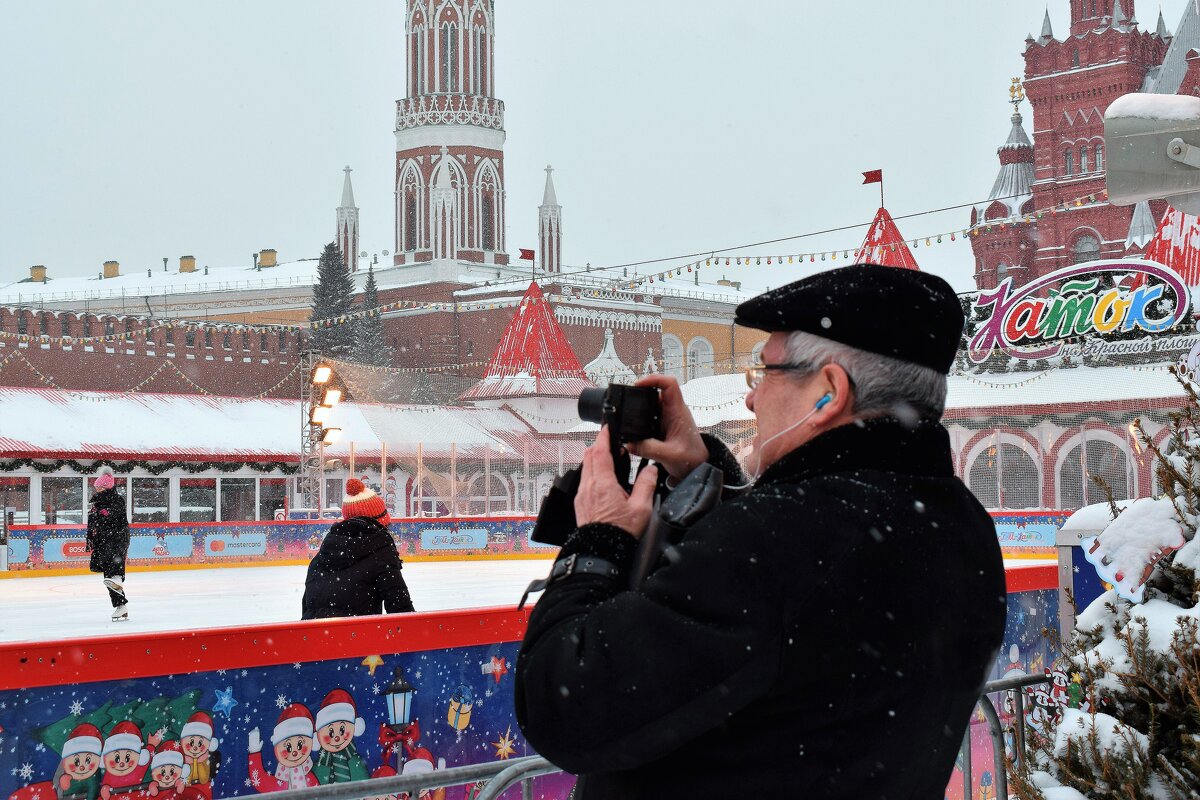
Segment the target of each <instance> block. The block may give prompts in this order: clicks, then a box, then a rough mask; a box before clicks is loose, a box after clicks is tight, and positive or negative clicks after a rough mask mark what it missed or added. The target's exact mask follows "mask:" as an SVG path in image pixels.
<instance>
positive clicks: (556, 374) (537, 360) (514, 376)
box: [459, 282, 592, 401]
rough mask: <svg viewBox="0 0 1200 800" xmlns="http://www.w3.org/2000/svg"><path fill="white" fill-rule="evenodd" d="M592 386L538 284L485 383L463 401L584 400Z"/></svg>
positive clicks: (510, 328) (510, 325) (505, 338)
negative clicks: (584, 395)
mask: <svg viewBox="0 0 1200 800" xmlns="http://www.w3.org/2000/svg"><path fill="white" fill-rule="evenodd" d="M591 386H592V383H591V381H589V380H588V379H587V375H585V374H584V372H583V367H581V366H580V364H579V359H578V358H576V356H575V351H574V350H572V349H571V343H570V342H568V341H567V337H566V335H565V334H564V333H563V331H562V328H561V327H559V324H558V320H557V319H555V317H554V310H553V309H552V308H551V307H550V303H549V302H548V301H547V300H546V298H545V296H544V295H543V294H542V290H541V288H540V287H539V286H538V285H537V283H536V282H534V283H530V284H529V289H528V290H527V291H526V292H525V296H524V297H523V298H522V299H521V303H520V305H519V306H517V311H516V313H515V314H513V318H512V321H511V322H509V323H508V327H507V328H505V330H504V334H503V335H502V336H501V337H500V343H499V344H498V345H497V346H496V352H495V353H494V354H493V355H492V359H491V361H489V362H488V367H487V371H486V372H484V375H483V378H482V379H480V381H479V382H478V383H476V384H475V385H474V386H472V387H471V388H470V389H468V390H467V391H465V392H463V393H462V395H461V396H460V397H459V400H464V401H469V400H498V399H509V398H514V397H578V396H579V393H580V392H582V391H583V390H584V389H587V388H589V387H591Z"/></svg>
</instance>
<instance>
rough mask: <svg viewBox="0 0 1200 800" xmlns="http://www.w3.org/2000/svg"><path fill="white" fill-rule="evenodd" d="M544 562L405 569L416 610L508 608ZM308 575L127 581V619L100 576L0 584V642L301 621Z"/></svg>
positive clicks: (153, 575) (202, 574) (253, 572)
mask: <svg viewBox="0 0 1200 800" xmlns="http://www.w3.org/2000/svg"><path fill="white" fill-rule="evenodd" d="M550 563H551V562H550V559H544V560H542V559H538V560H533V559H530V560H512V561H436V562H419V563H413V562H406V563H405V565H404V580H405V582H406V583H407V584H408V589H409V592H410V593H411V594H412V598H413V605H415V606H416V608H417V611H445V610H449V609H458V608H483V607H494V606H510V605H511V606H515V605H516V604H517V602H518V601H519V600H520V599H521V593H522V592H524V591H525V587H526V586H527V585H528V584H529V582H530V581H532V580H534V579H535V578H544V577H545V576H546V574H547V573H548V572H549V571H550ZM307 569H308V568H307V567H304V566H295V567H236V568H234V567H227V568H223V569H222V568H215V569H195V570H167V571H162V572H131V573H129V575H128V576H127V577H126V580H125V586H126V590H127V592H128V595H129V620H128V621H127V622H113V621H111V620H110V619H109V615H110V614H112V605H111V603H109V600H108V593H107V592H106V591H105V589H104V586H103V585H102V583H101V578H100V576H99V575H64V576H52V577H45V578H8V579H4V580H0V642H25V641H47V640H55V639H75V638H82V637H89V638H90V637H97V636H110V635H115V634H125V633H142V632H146V631H169V630H184V629H191V628H212V627H225V626H230V625H250V624H255V623H261V622H288V621H292V620H298V619H300V598H301V596H302V595H303V594H304V575H305V572H306V571H307Z"/></svg>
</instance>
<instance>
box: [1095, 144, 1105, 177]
mask: <svg viewBox="0 0 1200 800" xmlns="http://www.w3.org/2000/svg"><path fill="white" fill-rule="evenodd" d="M1103 169H1104V145H1102V144H1097V145H1096V172H1101V171H1103Z"/></svg>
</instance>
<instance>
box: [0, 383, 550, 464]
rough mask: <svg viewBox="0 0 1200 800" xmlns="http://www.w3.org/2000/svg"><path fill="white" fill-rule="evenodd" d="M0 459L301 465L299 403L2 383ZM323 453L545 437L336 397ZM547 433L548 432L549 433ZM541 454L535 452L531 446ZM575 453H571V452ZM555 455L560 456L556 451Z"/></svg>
mask: <svg viewBox="0 0 1200 800" xmlns="http://www.w3.org/2000/svg"><path fill="white" fill-rule="evenodd" d="M0 406H2V407H3V408H4V411H5V413H4V414H0V456H3V457H5V458H76V459H92V458H111V459H118V460H119V459H144V460H150V461H156V460H157V461H166V460H172V461H174V460H180V461H245V462H266V461H282V462H292V463H295V462H298V461H299V458H300V456H299V449H300V424H301V423H300V417H301V415H300V402H299V401H298V400H259V399H241V398H231V397H212V396H208V397H206V396H201V395H180V394H149V393H130V392H74V391H72V392H61V391H53V390H45V389H24V388H9V387H0ZM327 425H328V426H329V427H336V428H340V429H341V431H342V435H341V438H340V440H339V441H338V443H337V444H335V445H332V446H329V447H326V449H325V455H326V456H327V457H330V458H334V457H340V458H344V457H346V456H348V455H349V448H350V443H352V442H353V443H354V448H355V453H356V454H357V455H358V456H360V457H362V458H364V459H365V458H370V457H372V456H374V457H378V456H379V454H380V452H381V449H382V448H381V445H382V444H386V445H387V449H388V453H389V455H391V456H394V457H405V456H407V457H414V456H415V455H416V452H417V448H418V444H419V446H420V448H421V451H422V453H423V455H424V456H425V457H426V458H431V459H446V458H449V457H450V454H451V451H452V450H454V451H455V452H457V454H458V456H459V457H462V458H477V457H481V456H482V453H483V450H484V448H487V449H488V450H489V451H490V453H491V454H492V457H493V458H502V457H503V456H504V454H506V453H509V454H517V455H519V453H518V452H517V450H518V448H521V447H523V445H524V443H525V442H527V441H531V442H536V441H540V440H542V439H546V438H547V437H546V436H542V435H540V434H538V433H537V432H536V431H535V430H534V429H533V428H532V427H531V426H530V425H529V424H528V423H526V422H525V421H524V420H522V419H521V418H519V417H518V416H516V415H515V414H514V413H512V412H511V411H510V410H508V409H493V408H457V407H444V406H412V405H410V406H392V405H375V404H370V403H340V404H339V405H337V406H336V407H334V409H333V411H332V412H331V413H330V416H329V421H328V422H327ZM551 438H553V437H551ZM538 452H540V450H539V451H538ZM571 452H572V453H573V452H574V450H572V451H571ZM553 455H554V457H555V458H557V453H556V452H555V453H554V454H553Z"/></svg>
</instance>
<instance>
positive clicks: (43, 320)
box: [38, 312, 50, 336]
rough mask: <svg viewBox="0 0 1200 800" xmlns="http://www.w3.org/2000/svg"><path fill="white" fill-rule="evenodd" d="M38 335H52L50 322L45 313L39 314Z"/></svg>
mask: <svg viewBox="0 0 1200 800" xmlns="http://www.w3.org/2000/svg"><path fill="white" fill-rule="evenodd" d="M38 333H40V334H42V336H46V335H47V334H49V333H50V321H49V319H47V317H46V314H45V313H44V312H43V313H41V314H38Z"/></svg>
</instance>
